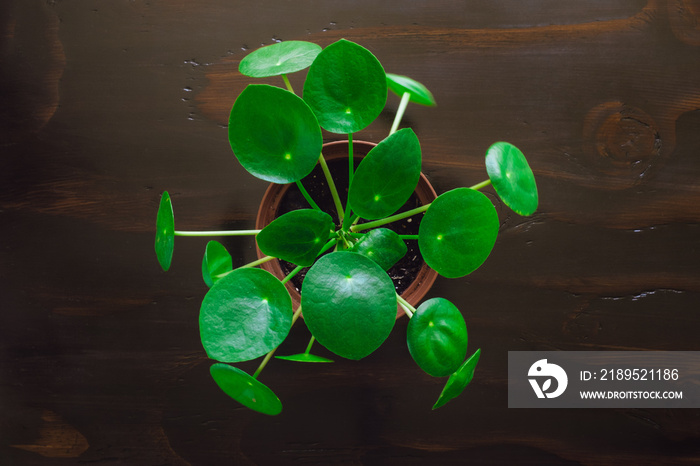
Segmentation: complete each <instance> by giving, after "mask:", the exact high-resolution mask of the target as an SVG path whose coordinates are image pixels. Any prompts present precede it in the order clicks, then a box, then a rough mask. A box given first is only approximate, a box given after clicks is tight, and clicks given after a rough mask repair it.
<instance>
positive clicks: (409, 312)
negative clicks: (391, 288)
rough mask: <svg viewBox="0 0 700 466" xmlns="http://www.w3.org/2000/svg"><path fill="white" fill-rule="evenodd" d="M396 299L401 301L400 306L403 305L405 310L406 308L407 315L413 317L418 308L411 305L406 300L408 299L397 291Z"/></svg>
mask: <svg viewBox="0 0 700 466" xmlns="http://www.w3.org/2000/svg"><path fill="white" fill-rule="evenodd" d="M396 300H397V301H398V302H399V306H401V307H402V308H403V310H404V312H405V313H406V315H407V316H408V318H409V319H410V318H412V317H413V314H415V313H416V308H415V307H413V306H411V305H410V304H409V303H408V301H406V300H405V299H403V298H402V297H401V296H399V294H398V293H396Z"/></svg>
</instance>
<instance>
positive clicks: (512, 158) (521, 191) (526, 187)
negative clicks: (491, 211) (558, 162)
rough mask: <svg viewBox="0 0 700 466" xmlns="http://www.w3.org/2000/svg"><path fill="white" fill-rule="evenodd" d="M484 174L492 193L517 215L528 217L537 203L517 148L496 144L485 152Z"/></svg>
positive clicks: (527, 168)
mask: <svg viewBox="0 0 700 466" xmlns="http://www.w3.org/2000/svg"><path fill="white" fill-rule="evenodd" d="M486 171H487V173H488V174H489V179H490V180H491V184H493V187H494V189H495V190H496V194H498V197H500V198H501V199H502V200H503V202H504V203H505V204H506V205H507V206H508V207H510V208H511V209H513V211H514V212H515V213H517V214H519V215H532V214H533V213H534V212H535V211H536V210H537V204H538V202H539V199H538V196H537V184H536V183H535V175H534V174H533V173H532V169H531V168H530V165H528V163H527V160H526V159H525V156H524V155H523V153H522V152H520V149H518V148H517V147H515V146H514V145H513V144H509V143H507V142H497V143H495V144H493V145H492V146H491V147H489V149H488V150H487V151H486Z"/></svg>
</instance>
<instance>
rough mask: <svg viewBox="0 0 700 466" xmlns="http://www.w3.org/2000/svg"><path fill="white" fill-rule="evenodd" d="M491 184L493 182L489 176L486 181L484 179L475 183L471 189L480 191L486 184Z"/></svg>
mask: <svg viewBox="0 0 700 466" xmlns="http://www.w3.org/2000/svg"><path fill="white" fill-rule="evenodd" d="M490 184H491V179H490V178H489V179H488V180H485V181H482V182H481V183H478V184H475V185H474V186H472V187H471V188H470V189H476V190H477V191H478V190H480V189H481V188H485V187H486V186H488V185H490Z"/></svg>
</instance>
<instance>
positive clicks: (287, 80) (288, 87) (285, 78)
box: [282, 74, 294, 94]
mask: <svg viewBox="0 0 700 466" xmlns="http://www.w3.org/2000/svg"><path fill="white" fill-rule="evenodd" d="M282 79H284V84H285V86H287V90H288V91H289V92H291V93H292V94H294V89H292V83H290V82H289V78H288V77H287V75H286V74H283V75H282Z"/></svg>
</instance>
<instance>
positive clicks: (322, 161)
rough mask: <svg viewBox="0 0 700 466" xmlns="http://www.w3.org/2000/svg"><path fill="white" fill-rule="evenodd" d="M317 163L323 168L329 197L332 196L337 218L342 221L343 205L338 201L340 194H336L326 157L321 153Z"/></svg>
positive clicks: (336, 190)
mask: <svg viewBox="0 0 700 466" xmlns="http://www.w3.org/2000/svg"><path fill="white" fill-rule="evenodd" d="M318 163H320V164H321V170H323V175H324V176H325V177H326V182H327V183H328V188H329V189H330V190H331V197H332V198H333V203H334V204H335V209H336V210H337V211H338V219H339V221H340V222H342V221H343V205H342V204H341V203H340V196H338V189H337V188H336V187H335V182H334V181H333V177H332V176H331V172H330V170H329V169H328V164H327V163H326V159H324V158H323V154H321V155H320V157H319V158H318Z"/></svg>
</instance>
